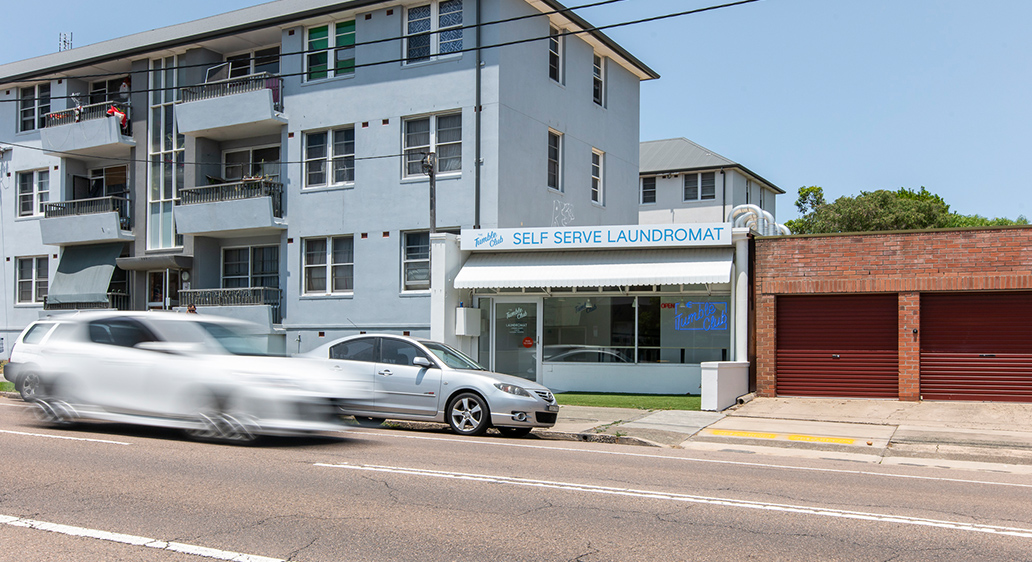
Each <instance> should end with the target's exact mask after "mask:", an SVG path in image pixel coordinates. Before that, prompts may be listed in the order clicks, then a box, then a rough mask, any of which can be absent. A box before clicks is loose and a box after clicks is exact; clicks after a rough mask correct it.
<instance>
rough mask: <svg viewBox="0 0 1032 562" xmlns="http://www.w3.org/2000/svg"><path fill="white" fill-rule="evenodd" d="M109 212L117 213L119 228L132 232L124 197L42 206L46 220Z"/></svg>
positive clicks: (75, 200)
mask: <svg viewBox="0 0 1032 562" xmlns="http://www.w3.org/2000/svg"><path fill="white" fill-rule="evenodd" d="M110 212H116V213H118V224H119V228H121V229H122V230H127V231H128V230H132V228H133V222H132V216H131V215H130V213H129V199H127V198H125V197H115V196H108V197H91V198H89V199H73V200H71V201H54V202H52V203H46V204H44V205H43V216H44V217H45V218H48V219H52V218H56V217H73V216H80V215H96V214H100V213H110Z"/></svg>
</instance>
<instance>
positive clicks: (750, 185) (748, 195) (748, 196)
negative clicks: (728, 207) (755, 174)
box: [745, 180, 752, 205]
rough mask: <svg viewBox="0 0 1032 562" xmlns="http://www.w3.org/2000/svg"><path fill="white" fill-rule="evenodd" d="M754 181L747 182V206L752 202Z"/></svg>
mask: <svg viewBox="0 0 1032 562" xmlns="http://www.w3.org/2000/svg"><path fill="white" fill-rule="evenodd" d="M750 199H752V180H745V204H746V205H748V204H749V203H751V202H752V201H750Z"/></svg>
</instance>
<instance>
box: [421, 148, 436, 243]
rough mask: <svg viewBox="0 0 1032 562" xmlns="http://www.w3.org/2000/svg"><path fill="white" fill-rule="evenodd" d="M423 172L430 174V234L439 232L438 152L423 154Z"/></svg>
mask: <svg viewBox="0 0 1032 562" xmlns="http://www.w3.org/2000/svg"><path fill="white" fill-rule="evenodd" d="M423 173H424V174H426V175H428V176H430V234H434V233H436V232H437V154H436V153H433V152H430V153H428V154H426V155H425V156H423Z"/></svg>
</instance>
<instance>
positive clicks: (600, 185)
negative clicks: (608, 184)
mask: <svg viewBox="0 0 1032 562" xmlns="http://www.w3.org/2000/svg"><path fill="white" fill-rule="evenodd" d="M605 161H606V155H605V153H604V152H602V151H599V150H594V149H593V150H592V151H591V201H592V202H593V203H598V204H599V205H602V204H604V203H605V192H604V188H605V183H604V180H605V175H604V174H605Z"/></svg>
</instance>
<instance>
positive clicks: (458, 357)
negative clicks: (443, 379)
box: [422, 342, 487, 371]
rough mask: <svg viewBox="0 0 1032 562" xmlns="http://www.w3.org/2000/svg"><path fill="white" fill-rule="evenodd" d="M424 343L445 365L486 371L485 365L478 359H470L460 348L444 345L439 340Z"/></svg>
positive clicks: (453, 367)
mask: <svg viewBox="0 0 1032 562" xmlns="http://www.w3.org/2000/svg"><path fill="white" fill-rule="evenodd" d="M422 343H423V347H425V348H427V349H429V350H430V353H433V354H434V357H437V359H438V360H440V361H441V362H442V363H444V364H445V365H447V366H449V367H451V368H452V369H469V370H472V371H486V370H487V369H485V368H484V367H482V366H481V365H480V364H479V363H477V362H476V361H474V360H472V359H470V358H469V357H466V356H465V355H463V354H462V352H460V351H459V350H457V349H454V348H452V347H449V346H447V345H444V344H443V343H438V342H422Z"/></svg>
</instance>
